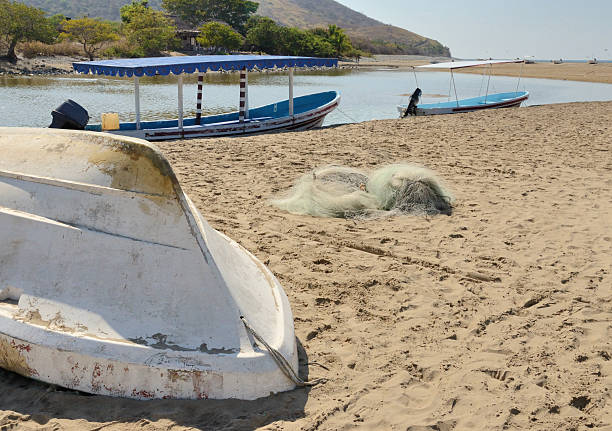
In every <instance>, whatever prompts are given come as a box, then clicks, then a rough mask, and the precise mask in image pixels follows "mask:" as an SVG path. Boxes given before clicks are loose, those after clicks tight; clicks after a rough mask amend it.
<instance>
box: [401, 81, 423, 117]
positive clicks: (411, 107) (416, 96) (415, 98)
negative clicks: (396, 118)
mask: <svg viewBox="0 0 612 431" xmlns="http://www.w3.org/2000/svg"><path fill="white" fill-rule="evenodd" d="M421 94H423V92H422V91H421V89H420V88H418V87H417V89H416V90H414V93H412V96H410V103H409V104H408V108H406V111H405V112H404V117H402V118H405V117H407V116H408V115H416V114H417V110H416V108H417V105H418V104H419V102H420V100H421Z"/></svg>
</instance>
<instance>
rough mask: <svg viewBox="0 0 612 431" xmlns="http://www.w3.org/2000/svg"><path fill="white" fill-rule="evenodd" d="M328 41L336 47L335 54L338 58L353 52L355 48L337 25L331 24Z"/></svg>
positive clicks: (328, 30)
mask: <svg viewBox="0 0 612 431" xmlns="http://www.w3.org/2000/svg"><path fill="white" fill-rule="evenodd" d="M327 34H328V38H327V39H328V41H329V43H331V45H332V46H333V47H334V50H335V54H336V56H337V57H340V56H341V55H342V54H343V53H345V52H349V51H352V49H353V46H352V45H351V40H350V39H349V37H348V36H347V35H346V33H344V30H342V29H341V28H340V27H338V26H337V25H335V24H331V25H330V26H329V27H328V28H327Z"/></svg>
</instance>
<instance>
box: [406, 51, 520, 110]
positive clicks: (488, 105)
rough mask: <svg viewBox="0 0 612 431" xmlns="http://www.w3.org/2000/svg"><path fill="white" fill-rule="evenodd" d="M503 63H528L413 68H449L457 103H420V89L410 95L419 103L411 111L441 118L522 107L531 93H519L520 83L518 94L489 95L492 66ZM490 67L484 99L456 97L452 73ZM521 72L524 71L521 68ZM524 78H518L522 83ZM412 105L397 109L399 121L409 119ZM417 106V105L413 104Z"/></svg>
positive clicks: (459, 63)
mask: <svg viewBox="0 0 612 431" xmlns="http://www.w3.org/2000/svg"><path fill="white" fill-rule="evenodd" d="M501 63H523V64H524V63H525V61H524V60H476V61H450V62H445V63H436V64H426V65H423V66H417V67H415V68H413V70H414V69H422V68H425V69H446V70H450V86H451V88H454V91H455V100H452V101H451V100H449V101H447V102H439V103H424V104H418V99H419V97H420V94H421V90H420V89H419V88H417V91H415V92H414V93H413V96H411V100H413V102H414V101H416V103H417V104H416V107H415V109H414V110H412V112H408V113H409V114H412V115H417V116H419V115H441V114H458V113H462V112H471V111H480V110H483V109H497V108H512V107H515V106H520V105H521V103H523V102H524V101H526V100H527V99H528V98H529V92H527V91H518V88H519V86H518V84H517V86H516V91H512V92H506V93H493V94H489V84H490V81H491V67H492V66H493V65H494V64H501ZM481 66H489V69H488V70H489V79H488V81H487V89H486V93H485V95H484V96H478V97H472V98H469V99H459V98H458V97H457V87H456V86H455V77H454V75H453V70H456V69H464V68H468V67H481ZM521 72H522V69H521ZM414 76H415V80H417V78H416V76H417V74H416V73H415V74H414ZM520 82H521V78H520V76H519V84H520ZM417 87H418V80H417ZM408 106H409V104H402V105H398V106H397V110H398V111H399V113H400V118H403V117H405V116H406V111H407V110H408ZM413 106H414V105H413Z"/></svg>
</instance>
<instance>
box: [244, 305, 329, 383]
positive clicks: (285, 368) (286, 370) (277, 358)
mask: <svg viewBox="0 0 612 431" xmlns="http://www.w3.org/2000/svg"><path fill="white" fill-rule="evenodd" d="M240 320H242V323H243V324H244V327H245V328H246V330H247V332H249V333H250V334H251V335H252V336H253V338H255V339H256V340H257V341H258V342H260V343H261V344H262V345H263V346H264V347H265V348H266V350H268V352H270V355H271V356H272V359H274V362H276V364H277V365H278V367H279V368H280V369H281V371H282V372H283V374H285V376H287V377H288V378H289V380H291V381H292V382H293V383H295V384H296V385H297V386H316V385H318V384H320V383H325V382H327V379H324V378H321V379H315V380H311V381H305V380H302V379H301V378H300V376H298V375H297V373H296V372H295V371H294V370H293V367H292V366H291V364H290V363H289V362H288V361H287V360H286V359H285V357H284V356H283V355H282V354H281V353H280V352H279V351H278V350H276V349H275V348H274V347H272V346H270V345H269V344H268V343H266V341H265V340H264V339H263V338H261V336H260V335H259V334H258V333H257V332H255V330H254V329H253V328H252V327H251V325H249V323H248V322H247V320H246V319H245V317H244V316H240Z"/></svg>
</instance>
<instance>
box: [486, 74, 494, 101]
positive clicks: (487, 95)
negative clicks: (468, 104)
mask: <svg viewBox="0 0 612 431" xmlns="http://www.w3.org/2000/svg"><path fill="white" fill-rule="evenodd" d="M492 71H493V65H492V64H489V80H488V81H487V93H486V94H485V101H484V103H487V98H488V97H489V83H490V82H491V72H492Z"/></svg>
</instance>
